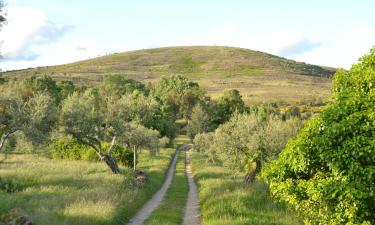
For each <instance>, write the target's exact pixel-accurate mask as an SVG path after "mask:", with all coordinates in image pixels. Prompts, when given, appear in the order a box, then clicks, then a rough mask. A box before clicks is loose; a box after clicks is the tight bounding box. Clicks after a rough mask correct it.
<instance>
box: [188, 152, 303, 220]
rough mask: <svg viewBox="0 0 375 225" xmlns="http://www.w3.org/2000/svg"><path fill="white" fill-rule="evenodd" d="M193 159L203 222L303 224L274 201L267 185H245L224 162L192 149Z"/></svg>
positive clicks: (192, 164) (191, 161)
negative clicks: (210, 160) (208, 160)
mask: <svg viewBox="0 0 375 225" xmlns="http://www.w3.org/2000/svg"><path fill="white" fill-rule="evenodd" d="M190 163H191V166H192V170H193V174H194V178H195V180H196V182H197V185H198V189H199V199H200V204H201V209H200V210H201V221H202V225H245V224H246V225H249V224H251V225H296V224H302V222H301V221H299V220H298V219H297V218H296V217H295V216H294V215H293V213H292V212H290V211H288V210H287V209H286V208H285V206H284V205H282V204H276V203H274V202H273V201H272V199H271V197H270V195H269V193H268V191H267V188H266V186H265V185H264V184H263V183H261V182H257V183H255V184H254V185H253V186H251V187H245V186H244V185H243V183H242V177H234V176H233V175H231V174H230V173H229V171H228V170H227V169H225V168H223V167H222V166H219V165H214V164H210V163H206V162H205V158H204V156H202V155H201V154H199V153H192V154H191V159H190Z"/></svg>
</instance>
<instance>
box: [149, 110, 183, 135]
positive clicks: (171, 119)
mask: <svg viewBox="0 0 375 225" xmlns="http://www.w3.org/2000/svg"><path fill="white" fill-rule="evenodd" d="M175 120H176V119H175V116H174V115H173V113H172V112H171V110H170V109H169V107H168V106H166V105H161V104H159V106H158V107H157V108H156V109H155V111H154V112H153V114H152V118H151V119H150V120H149V121H148V123H146V124H145V126H146V127H149V128H152V129H155V130H158V131H159V132H160V135H161V136H167V137H169V138H171V139H173V138H175V137H176V132H177V127H176V124H175Z"/></svg>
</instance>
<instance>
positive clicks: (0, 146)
mask: <svg viewBox="0 0 375 225" xmlns="http://www.w3.org/2000/svg"><path fill="white" fill-rule="evenodd" d="M12 133H13V132H8V133H4V134H3V135H1V138H0V152H1V150H2V149H3V147H4V146H5V142H6V140H7V139H8V137H9V135H11V134H12Z"/></svg>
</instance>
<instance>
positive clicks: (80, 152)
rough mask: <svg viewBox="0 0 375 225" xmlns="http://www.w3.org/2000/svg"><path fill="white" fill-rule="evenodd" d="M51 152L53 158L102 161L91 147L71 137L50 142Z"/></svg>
mask: <svg viewBox="0 0 375 225" xmlns="http://www.w3.org/2000/svg"><path fill="white" fill-rule="evenodd" d="M50 153H51V157H52V158H53V159H71V160H88V161H100V159H99V158H98V157H97V156H96V154H95V152H94V151H93V150H92V149H91V148H90V147H88V146H85V145H83V144H81V143H80V142H79V141H78V140H77V139H75V138H70V137H62V138H58V139H55V140H54V141H53V142H52V143H51V144H50Z"/></svg>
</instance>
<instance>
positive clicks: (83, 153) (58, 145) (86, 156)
mask: <svg viewBox="0 0 375 225" xmlns="http://www.w3.org/2000/svg"><path fill="white" fill-rule="evenodd" d="M110 145H111V143H104V144H103V149H109V147H110ZM50 151H51V157H52V158H53V159H71V160H86V161H100V158H99V157H98V155H96V153H95V151H94V150H93V149H92V148H91V147H88V146H86V145H83V144H80V143H79V141H78V140H77V139H75V138H71V137H62V138H59V139H56V140H55V141H53V142H52V144H51V145H50ZM112 155H113V156H114V157H115V158H116V160H117V161H118V162H120V163H121V164H123V165H124V166H126V167H132V166H133V162H134V160H133V152H132V151H131V150H130V149H128V148H124V147H121V146H115V148H114V149H113V151H112Z"/></svg>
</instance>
